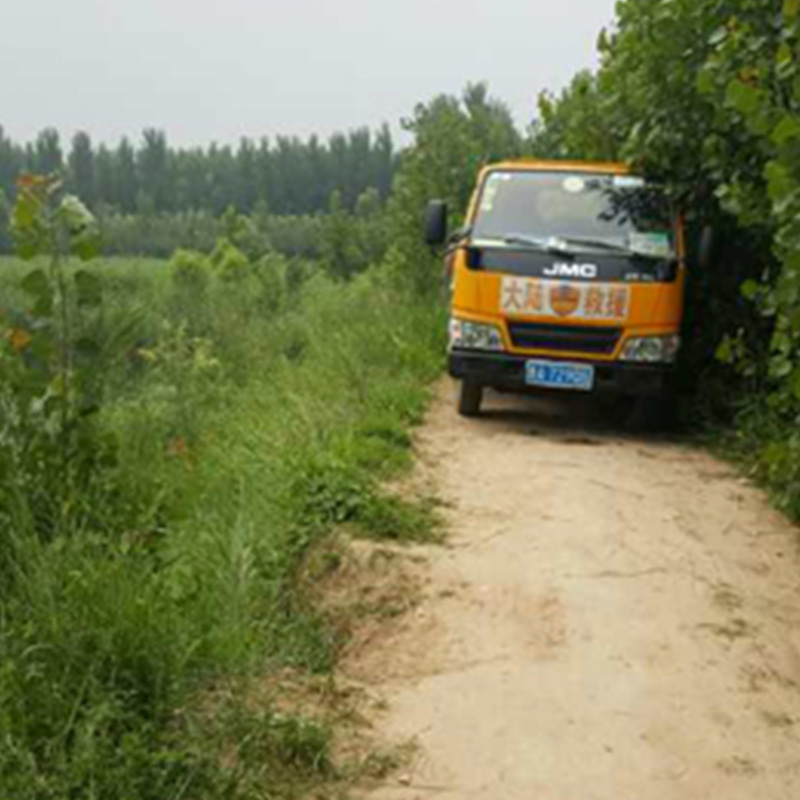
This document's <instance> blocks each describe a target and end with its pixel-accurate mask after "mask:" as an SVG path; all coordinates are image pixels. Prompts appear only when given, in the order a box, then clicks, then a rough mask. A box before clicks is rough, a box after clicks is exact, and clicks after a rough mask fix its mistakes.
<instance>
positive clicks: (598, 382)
mask: <svg viewBox="0 0 800 800" xmlns="http://www.w3.org/2000/svg"><path fill="white" fill-rule="evenodd" d="M531 358H532V357H526V356H515V355H510V354H508V353H477V352H471V351H463V350H454V351H452V352H451V353H450V356H449V372H450V375H451V376H452V377H453V378H457V379H459V380H469V381H474V382H475V383H478V384H480V385H482V386H488V387H490V388H492V389H502V390H506V391H518V392H529V391H542V390H541V389H536V390H534V389H532V387H529V386H528V385H527V384H526V383H525V364H526V363H527V362H528V361H530V360H531ZM537 358H539V357H537ZM542 360H551V361H554V362H556V363H558V362H559V361H562V362H569V361H570V359H568V358H564V359H554V358H550V359H548V358H546V357H544V358H543V359H542ZM580 363H581V364H592V365H593V366H594V368H595V388H594V392H596V393H603V394H605V393H608V394H620V395H629V396H635V397H658V396H662V395H664V394H668V393H669V392H671V391H672V390H673V389H674V385H675V367H674V366H671V365H664V364H633V363H627V362H626V363H622V362H608V361H592V360H585V359H581V361H580ZM558 391H560V390H558Z"/></svg>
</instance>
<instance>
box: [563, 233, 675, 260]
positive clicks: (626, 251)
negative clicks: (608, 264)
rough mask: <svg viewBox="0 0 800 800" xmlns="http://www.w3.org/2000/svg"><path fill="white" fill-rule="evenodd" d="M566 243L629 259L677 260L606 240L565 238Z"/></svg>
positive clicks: (666, 255)
mask: <svg viewBox="0 0 800 800" xmlns="http://www.w3.org/2000/svg"><path fill="white" fill-rule="evenodd" d="M564 241H565V242H567V243H569V244H577V245H581V246H583V247H595V248H597V249H598V250H609V251H611V252H613V253H621V254H622V255H626V256H629V257H635V258H653V259H656V260H657V261H665V260H669V259H671V258H675V254H674V253H669V254H664V255H660V254H658V253H645V252H643V251H641V250H636V249H634V248H632V247H625V246H624V245H621V244H614V243H613V242H607V241H605V240H604V239H590V238H584V237H582V236H566V237H564Z"/></svg>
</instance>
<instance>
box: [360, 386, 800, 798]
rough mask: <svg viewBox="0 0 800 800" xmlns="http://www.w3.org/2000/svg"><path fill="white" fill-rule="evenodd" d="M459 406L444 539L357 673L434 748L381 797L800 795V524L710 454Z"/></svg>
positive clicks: (442, 478)
mask: <svg viewBox="0 0 800 800" xmlns="http://www.w3.org/2000/svg"><path fill="white" fill-rule="evenodd" d="M451 394H452V387H451V386H450V385H449V384H448V385H447V386H446V387H445V388H444V390H443V392H442V397H441V398H440V399H439V401H438V402H437V403H436V405H435V407H434V409H433V411H432V413H431V416H430V419H429V422H428V423H427V425H426V427H425V428H424V430H423V431H422V433H421V436H420V450H421V462H422V470H423V473H424V475H425V476H426V480H433V481H435V482H436V484H437V486H438V490H439V492H440V494H441V495H442V496H443V498H444V500H445V501H446V502H447V503H448V508H447V510H446V512H445V513H446V517H447V522H448V526H449V529H450V540H449V545H448V546H447V547H445V548H427V549H424V550H423V553H424V555H425V559H424V562H423V563H421V564H419V566H418V567H417V569H418V570H419V577H420V579H421V580H422V581H423V583H424V585H425V589H424V597H423V599H422V602H421V604H420V605H419V607H418V608H417V610H416V611H415V612H413V613H411V614H409V615H407V616H406V617H405V618H403V619H402V620H401V621H398V622H397V623H396V625H395V626H389V628H388V629H387V631H386V633H385V634H384V635H383V636H382V638H379V639H378V640H377V641H375V642H373V643H372V644H371V645H370V646H369V647H368V648H366V649H364V650H363V651H362V652H360V653H358V654H357V657H356V658H352V659H351V660H350V663H349V665H348V667H347V670H348V672H349V673H350V675H351V677H355V678H357V679H359V680H361V681H362V682H363V683H365V684H366V685H367V686H368V687H369V689H370V690H371V691H372V692H373V693H377V694H378V695H379V696H381V697H383V698H385V700H386V707H387V711H386V712H385V713H384V715H383V717H382V718H381V719H379V721H378V727H379V729H380V731H381V733H382V734H383V735H385V736H386V737H387V738H388V739H390V740H393V741H398V742H400V741H404V740H408V739H414V740H415V741H416V742H417V744H418V751H417V756H416V757H415V760H414V763H413V764H412V765H411V767H410V768H409V769H408V770H407V771H405V772H401V773H400V774H398V775H395V776H393V777H392V778H391V779H390V782H389V783H388V784H387V785H385V786H382V787H379V788H378V789H377V790H376V791H374V792H372V793H367V795H366V796H368V797H369V798H370V800H416V799H417V798H433V797H436V798H443V800H450V799H452V800H455V798H459V800H467V799H469V800H473V799H474V800H578V798H580V800H622V799H627V798H630V799H631V800H633V799H634V798H635V800H668V799H669V800H674V798H678V797H680V798H688V799H689V800H700V799H701V798H712V799H713V800H738V799H739V798H741V800H772V799H774V800H794V798H800V690H799V687H798V683H800V552H798V541H799V540H798V533H797V531H796V530H795V529H794V528H792V527H791V526H790V525H789V524H788V523H787V522H786V521H785V520H784V519H783V518H782V517H781V516H780V515H778V514H776V513H775V512H773V511H771V510H770V509H769V508H768V506H767V504H766V502H765V500H764V498H763V496H762V494H761V493H760V492H759V491H757V490H756V489H754V488H752V487H750V486H749V485H747V483H746V482H744V481H742V480H740V479H739V478H738V477H737V476H736V475H735V473H734V472H733V471H732V470H731V469H730V468H729V467H727V466H725V465H724V464H721V463H720V462H718V461H716V460H715V459H713V458H712V457H710V456H709V455H707V454H705V453H704V452H702V451H699V450H695V449H691V448H688V447H685V446H682V445H678V444H672V443H664V442H655V441H650V442H648V441H643V440H633V439H626V438H623V437H620V436H619V435H617V434H615V433H614V432H613V431H608V430H605V431H604V430H603V429H602V427H598V426H597V425H596V424H595V422H593V421H592V420H591V419H590V418H589V417H588V416H587V415H586V413H585V412H584V411H583V410H581V409H575V408H573V409H566V411H567V416H566V417H565V418H561V419H559V418H558V417H557V416H553V413H554V411H553V409H552V408H548V407H546V406H543V405H542V403H541V401H539V402H538V404H537V403H535V402H533V401H531V400H528V399H522V398H513V399H506V398H497V397H492V398H490V399H489V406H490V408H491V409H496V410H497V411H495V412H492V413H490V414H489V415H488V416H487V417H485V418H483V419H481V420H478V421H465V420H461V419H459V418H458V417H457V416H456V414H455V412H454V411H453V410H452V409H453V404H452V398H451ZM556 410H557V411H561V412H564V410H565V409H564V408H563V407H562V408H561V409H556ZM576 418H577V420H578V422H574V421H572V422H570V420H575V419H576Z"/></svg>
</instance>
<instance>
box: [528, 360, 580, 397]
mask: <svg viewBox="0 0 800 800" xmlns="http://www.w3.org/2000/svg"><path fill="white" fill-rule="evenodd" d="M525 382H526V383H527V384H528V386H541V387H543V388H547V389H572V390H576V391H579V392H590V391H591V390H592V389H593V388H594V367H593V366H592V365H591V364H556V363H553V362H552V361H528V363H527V364H526V366H525Z"/></svg>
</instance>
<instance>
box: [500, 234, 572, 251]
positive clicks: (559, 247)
mask: <svg viewBox="0 0 800 800" xmlns="http://www.w3.org/2000/svg"><path fill="white" fill-rule="evenodd" d="M503 244H508V245H512V246H514V245H522V246H523V247H530V248H532V249H534V250H541V251H542V252H543V253H559V254H565V255H574V253H573V252H572V250H571V249H570V248H569V247H568V246H567V242H566V240H564V239H559V238H557V237H555V236H552V237H550V238H549V239H545V238H543V237H539V236H525V235H523V234H519V233H512V234H509V235H508V236H505V237H503Z"/></svg>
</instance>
